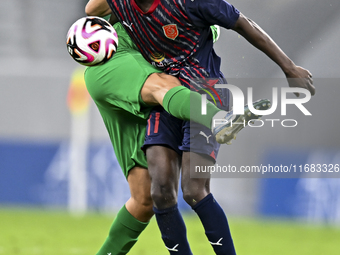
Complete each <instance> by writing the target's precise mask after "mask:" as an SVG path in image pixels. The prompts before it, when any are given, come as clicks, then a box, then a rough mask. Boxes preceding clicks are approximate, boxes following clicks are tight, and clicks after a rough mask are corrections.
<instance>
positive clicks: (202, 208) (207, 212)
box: [192, 194, 236, 255]
mask: <svg viewBox="0 0 340 255" xmlns="http://www.w3.org/2000/svg"><path fill="white" fill-rule="evenodd" d="M192 209H193V210H195V212H196V213H197V215H198V217H199V218H200V220H201V222H202V224H203V227H204V229H205V234H206V236H207V237H208V240H209V242H210V244H211V245H212V247H213V249H214V251H215V253H216V254H217V255H235V254H236V252H235V248H234V243H233V239H232V238H231V234H230V230H229V224H228V220H227V217H226V215H225V213H224V212H223V209H222V208H221V206H220V205H219V204H218V203H217V202H216V200H215V199H214V197H213V195H212V194H209V195H207V196H206V197H205V198H203V199H202V200H201V201H199V202H198V203H197V204H196V205H194V206H193V207H192Z"/></svg>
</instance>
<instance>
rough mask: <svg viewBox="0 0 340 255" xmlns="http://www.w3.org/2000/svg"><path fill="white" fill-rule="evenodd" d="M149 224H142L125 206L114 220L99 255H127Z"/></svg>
mask: <svg viewBox="0 0 340 255" xmlns="http://www.w3.org/2000/svg"><path fill="white" fill-rule="evenodd" d="M148 224H149V223H148V222H146V223H145V222H140V221H138V220H137V219H136V218H134V217H133V216H132V215H131V214H130V213H129V212H128V210H127V209H126V207H125V205H124V206H123V207H122V208H121V209H120V211H119V212H118V214H117V217H116V218H115V219H114V221H113V223H112V226H111V229H110V232H109V236H108V237H107V239H106V240H105V243H104V244H103V246H102V247H101V248H100V250H99V252H98V253H97V255H107V254H111V255H123V254H127V253H128V252H129V251H130V249H131V247H132V246H133V245H134V244H135V243H136V242H137V240H138V236H139V234H140V233H141V232H142V231H143V230H144V229H145V228H146V226H147V225H148Z"/></svg>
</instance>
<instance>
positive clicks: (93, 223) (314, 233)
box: [0, 208, 340, 255]
mask: <svg viewBox="0 0 340 255" xmlns="http://www.w3.org/2000/svg"><path fill="white" fill-rule="evenodd" d="M112 219H113V216H108V215H102V214H87V215H85V216H82V217H74V216H71V215H69V214H67V213H65V212H57V211H46V210H45V211H44V210H30V209H4V208H2V209H1V208H0V254H1V255H3V254H6V255H21V254H22V255H39V254H44V255H45V254H48V255H74V254H82V255H94V254H95V253H96V252H97V250H98V249H99V248H100V246H101V244H102V243H103V241H104V239H105V237H106V234H107V232H108V230H109V227H110V225H111V222H112ZM185 222H186V224H187V228H188V239H189V242H190V244H191V247H192V250H193V253H194V255H210V254H211V255H213V254H214V253H213V250H212V248H211V247H210V245H209V243H208V241H207V239H206V237H205V235H204V230H203V228H202V226H201V224H200V222H199V220H198V218H197V217H196V215H191V214H190V215H185ZM229 223H230V227H231V230H232V234H233V238H234V242H235V246H236V250H237V254H238V255H257V254H258V255H277V254H278V255H283V254H287V255H320V254H327V255H339V254H340V227H338V228H335V227H333V228H332V227H326V226H320V225H319V226H317V225H314V226H313V225H306V224H302V223H297V222H292V221H277V220H276V221H274V220H259V219H238V218H231V219H229ZM144 254H145V255H146V254H148V255H168V252H167V251H166V250H165V248H164V246H163V243H162V241H161V238H160V233H159V230H158V228H157V225H156V222H155V220H154V219H153V220H152V221H151V223H150V225H149V226H148V227H147V229H146V230H145V231H144V232H143V233H142V235H141V237H140V240H139V241H138V242H137V244H136V245H135V246H134V247H133V249H132V251H131V252H130V253H129V255H144Z"/></svg>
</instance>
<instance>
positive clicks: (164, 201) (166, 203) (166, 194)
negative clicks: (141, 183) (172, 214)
mask: <svg viewBox="0 0 340 255" xmlns="http://www.w3.org/2000/svg"><path fill="white" fill-rule="evenodd" d="M151 197H152V200H153V203H154V205H155V206H156V207H157V208H158V209H165V208H169V207H171V206H174V205H175V204H176V203H177V191H176V189H175V188H174V187H173V185H157V187H154V188H152V189H151Z"/></svg>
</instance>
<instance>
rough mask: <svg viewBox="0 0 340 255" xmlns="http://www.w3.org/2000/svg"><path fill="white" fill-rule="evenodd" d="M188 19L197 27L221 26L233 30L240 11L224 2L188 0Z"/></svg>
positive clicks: (216, 0)
mask: <svg viewBox="0 0 340 255" xmlns="http://www.w3.org/2000/svg"><path fill="white" fill-rule="evenodd" d="M185 4H186V10H187V14H188V17H189V18H190V19H191V21H192V23H193V24H194V25H195V26H197V27H208V26H210V25H219V26H221V27H224V28H226V29H230V28H232V27H233V26H234V25H235V23H236V21H237V19H238V17H239V15H240V11H239V10H237V9H236V8H235V7H234V6H233V5H231V4H230V3H228V2H226V1H224V0H204V1H203V0H186V3H185Z"/></svg>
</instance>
